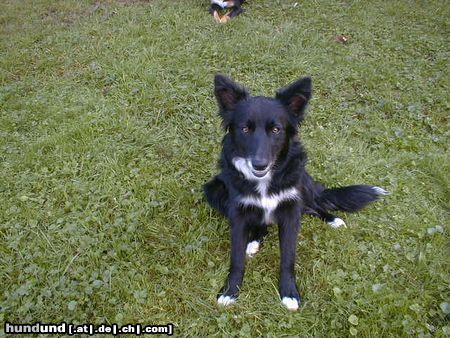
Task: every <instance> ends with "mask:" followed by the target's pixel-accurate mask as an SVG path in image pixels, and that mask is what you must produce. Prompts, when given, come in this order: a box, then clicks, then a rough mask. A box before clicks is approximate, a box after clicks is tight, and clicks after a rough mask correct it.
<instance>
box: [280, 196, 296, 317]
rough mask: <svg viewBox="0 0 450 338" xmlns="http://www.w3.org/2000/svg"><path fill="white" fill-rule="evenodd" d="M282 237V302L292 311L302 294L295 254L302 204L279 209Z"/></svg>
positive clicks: (293, 204) (292, 204)
mask: <svg viewBox="0 0 450 338" xmlns="http://www.w3.org/2000/svg"><path fill="white" fill-rule="evenodd" d="M277 220H278V233H279V239H280V257H281V262H280V297H281V303H282V304H283V305H284V306H285V307H286V308H287V309H288V310H291V311H296V310H297V309H298V307H299V304H300V294H299V293H298V290H297V285H296V283H295V254H296V249H297V237H298V233H299V231H300V206H299V205H297V203H291V204H289V206H285V207H282V208H279V210H278V211H277Z"/></svg>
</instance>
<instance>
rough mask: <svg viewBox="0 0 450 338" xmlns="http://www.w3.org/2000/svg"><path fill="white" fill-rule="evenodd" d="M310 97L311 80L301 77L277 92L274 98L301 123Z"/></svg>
mask: <svg viewBox="0 0 450 338" xmlns="http://www.w3.org/2000/svg"><path fill="white" fill-rule="evenodd" d="M311 95H312V80H311V78H310V77H302V78H300V79H298V80H297V81H295V82H294V83H292V84H290V85H287V86H286V87H283V88H281V89H279V90H278V91H277V94H276V96H275V98H276V99H277V100H279V101H281V103H282V104H283V105H284V106H285V107H286V109H287V110H288V111H289V113H290V114H292V115H293V116H294V118H295V119H296V120H297V121H298V122H301V121H303V118H304V117H305V109H306V106H307V105H308V102H309V99H310V98H311Z"/></svg>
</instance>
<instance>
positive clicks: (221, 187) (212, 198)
mask: <svg viewBox="0 0 450 338" xmlns="http://www.w3.org/2000/svg"><path fill="white" fill-rule="evenodd" d="M203 191H204V193H205V197H206V200H207V201H208V203H209V204H210V205H211V206H212V207H213V208H215V209H217V210H218V211H219V212H220V213H222V214H223V215H225V216H226V214H227V209H228V190H227V188H226V186H225V183H223V181H222V180H221V179H220V178H219V177H218V176H215V177H214V178H213V179H212V180H211V181H209V182H207V183H206V184H205V185H204V186H203Z"/></svg>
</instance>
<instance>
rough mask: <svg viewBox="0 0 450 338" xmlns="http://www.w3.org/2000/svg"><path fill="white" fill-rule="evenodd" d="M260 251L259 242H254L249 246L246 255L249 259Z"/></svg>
mask: <svg viewBox="0 0 450 338" xmlns="http://www.w3.org/2000/svg"><path fill="white" fill-rule="evenodd" d="M258 251H259V242H258V241H252V242H250V243H248V244H247V250H245V253H246V254H247V256H248V257H253V255H254V254H256V253H257V252H258Z"/></svg>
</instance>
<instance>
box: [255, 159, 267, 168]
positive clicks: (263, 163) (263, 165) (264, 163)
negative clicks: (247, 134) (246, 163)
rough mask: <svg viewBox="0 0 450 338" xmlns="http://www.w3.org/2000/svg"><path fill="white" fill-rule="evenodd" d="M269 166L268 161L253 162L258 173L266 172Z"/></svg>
mask: <svg viewBox="0 0 450 338" xmlns="http://www.w3.org/2000/svg"><path fill="white" fill-rule="evenodd" d="M268 165H269V163H268V162H267V161H266V160H259V159H255V160H252V167H253V169H255V170H258V171H263V170H266V168H267V166H268Z"/></svg>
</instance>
